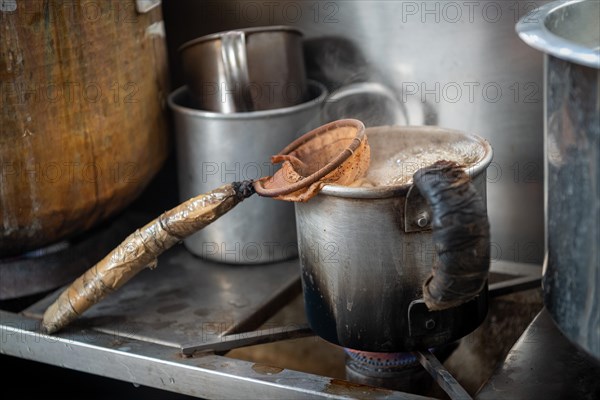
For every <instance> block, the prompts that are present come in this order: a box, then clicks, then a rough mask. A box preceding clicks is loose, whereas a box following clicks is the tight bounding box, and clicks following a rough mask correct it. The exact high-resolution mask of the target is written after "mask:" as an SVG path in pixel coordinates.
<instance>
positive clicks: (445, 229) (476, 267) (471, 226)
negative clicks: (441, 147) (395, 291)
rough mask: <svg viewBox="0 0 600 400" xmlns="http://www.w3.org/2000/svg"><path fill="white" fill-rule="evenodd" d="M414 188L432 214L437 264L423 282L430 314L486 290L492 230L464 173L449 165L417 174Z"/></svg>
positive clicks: (425, 169) (445, 162) (460, 302)
mask: <svg viewBox="0 0 600 400" xmlns="http://www.w3.org/2000/svg"><path fill="white" fill-rule="evenodd" d="M413 182H414V184H415V186H416V187H417V188H418V189H419V191H420V192H421V195H422V196H423V197H424V198H425V200H426V201H427V203H428V204H429V207H430V208H431V213H432V223H431V226H432V229H433V242H434V245H435V248H436V251H437V255H438V260H437V262H436V263H435V264H434V266H433V267H432V271H431V275H430V276H429V277H428V278H427V279H426V280H425V282H424V283H423V299H424V301H425V304H426V305H427V307H428V308H429V309H430V310H444V309H447V308H452V307H456V306H458V305H460V304H463V303H465V302H467V301H469V300H471V299H472V298H474V297H475V296H477V295H478V294H479V293H480V292H481V290H482V289H483V288H484V286H485V284H486V281H487V276H488V271H489V265H490V227H489V222H488V218H487V211H486V205H485V203H484V200H483V199H482V197H481V196H480V195H479V193H478V192H477V190H476V189H475V186H474V185H473V183H472V182H471V179H470V178H469V175H468V174H467V173H466V172H465V171H464V168H463V167H462V166H460V165H458V164H456V163H454V162H451V161H438V162H437V163H435V164H433V165H431V166H429V167H426V168H422V169H420V170H418V171H417V172H415V174H414V176H413Z"/></svg>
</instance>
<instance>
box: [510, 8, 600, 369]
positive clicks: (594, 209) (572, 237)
mask: <svg viewBox="0 0 600 400" xmlns="http://www.w3.org/2000/svg"><path fill="white" fill-rule="evenodd" d="M598 15H600V2H598V1H595V0H594V1H581V0H577V1H568V2H564V1H561V2H553V3H550V4H547V5H546V6H544V7H541V8H540V9H539V10H538V11H537V12H536V13H534V14H532V15H531V16H529V17H528V18H524V19H523V20H521V21H520V22H519V24H518V25H517V31H518V32H519V35H520V36H521V38H522V39H523V40H524V41H525V42H526V43H528V44H529V45H531V46H532V47H534V48H536V49H538V50H541V51H543V52H544V53H545V68H544V75H545V100H546V101H545V103H546V105H545V121H546V143H545V151H546V187H545V191H546V197H545V199H546V204H545V207H546V257H547V259H546V263H545V269H544V280H543V286H544V294H545V296H544V304H545V306H546V308H548V310H549V311H550V313H551V314H552V317H553V318H554V320H555V321H556V322H557V324H558V326H559V327H560V329H561V330H562V331H563V333H565V335H566V336H567V337H568V338H570V339H571V340H572V341H574V342H575V343H577V344H578V345H579V346H581V347H582V348H583V349H585V350H586V351H588V352H589V353H591V354H592V355H594V356H595V357H596V358H598V359H600V173H599V172H600V29H599V27H598Z"/></svg>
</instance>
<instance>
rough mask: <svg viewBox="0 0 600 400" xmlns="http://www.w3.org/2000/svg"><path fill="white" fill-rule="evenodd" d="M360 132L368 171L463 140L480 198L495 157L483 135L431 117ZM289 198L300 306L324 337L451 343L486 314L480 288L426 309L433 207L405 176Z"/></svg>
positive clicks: (413, 163) (364, 343) (409, 346)
mask: <svg viewBox="0 0 600 400" xmlns="http://www.w3.org/2000/svg"><path fill="white" fill-rule="evenodd" d="M366 133H367V137H368V141H369V144H370V146H371V166H370V167H369V168H370V169H369V170H370V171H371V170H374V169H377V168H379V167H381V166H385V165H388V164H386V160H392V159H393V155H394V154H396V153H399V152H400V151H409V150H411V151H415V152H417V153H418V152H421V153H422V152H423V151H426V150H427V149H428V148H431V149H433V150H434V151H437V149H445V151H446V152H448V153H449V154H450V155H453V154H457V152H458V151H459V150H460V151H461V152H462V151H463V150H464V152H465V154H468V160H467V161H465V162H466V164H467V166H468V168H467V172H468V174H469V175H470V176H471V178H472V184H473V185H474V186H475V188H476V190H477V192H478V194H479V195H480V196H481V198H482V199H483V201H484V202H485V199H486V168H487V166H488V165H489V164H490V162H491V159H492V149H491V147H490V145H489V144H488V143H487V142H486V141H485V140H483V139H481V138H479V137H475V136H469V135H466V134H463V133H460V132H457V131H452V130H448V129H442V128H437V127H399V126H392V127H376V128H368V129H367V131H366ZM460 154H462V153H460ZM419 163H420V161H418V160H417V159H414V160H413V159H411V158H410V157H409V158H408V159H406V160H405V162H404V164H403V167H406V168H412V169H414V170H416V169H417V168H418V167H425V166H426V165H418V164H419ZM393 164H397V163H396V162H393ZM378 166H379V167H378ZM411 176H412V175H411ZM295 207H296V222H297V227H298V247H299V253H300V264H301V268H302V284H303V290H304V301H305V308H306V313H307V317H308V320H309V323H310V326H311V327H312V329H313V330H314V331H315V333H317V334H318V335H319V336H321V337H322V338H324V339H326V340H328V341H330V342H332V343H335V344H338V345H341V346H343V347H348V348H351V349H356V350H364V351H375V352H399V351H410V350H413V349H417V348H428V347H433V346H438V345H441V344H445V343H449V342H451V341H453V340H456V339H458V338H460V337H462V336H464V335H466V334H467V333H469V332H471V331H472V330H473V329H475V328H476V327H477V326H478V325H479V324H480V323H481V322H482V321H483V319H484V317H485V315H486V313H487V290H486V289H484V290H483V291H481V292H480V293H479V295H478V296H477V297H475V298H474V299H473V300H471V301H469V302H466V303H464V304H462V305H460V306H457V307H453V308H449V309H446V310H443V311H429V310H428V308H427V307H426V306H425V304H424V303H423V300H422V299H421V298H422V285H423V282H424V281H425V280H426V279H427V277H428V275H429V274H430V273H431V269H432V266H433V265H434V263H435V262H436V257H437V251H436V248H435V246H434V241H433V237H432V231H431V222H430V220H431V218H435V216H432V215H431V210H430V209H429V208H428V206H427V205H426V203H425V201H424V199H423V197H422V196H421V195H420V194H419V192H418V190H414V186H413V185H411V184H410V183H409V182H404V183H399V184H395V185H392V186H375V187H345V186H337V185H328V186H325V187H324V188H323V189H322V191H321V192H320V193H319V194H318V195H317V196H315V197H314V198H313V199H311V200H310V201H309V202H306V203H296V204H295ZM486 222H487V221H486ZM487 248H489V243H488V244H487ZM465 251H468V250H465Z"/></svg>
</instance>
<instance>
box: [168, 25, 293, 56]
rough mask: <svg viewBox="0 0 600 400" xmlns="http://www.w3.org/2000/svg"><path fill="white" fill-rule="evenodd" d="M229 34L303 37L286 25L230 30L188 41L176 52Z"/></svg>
mask: <svg viewBox="0 0 600 400" xmlns="http://www.w3.org/2000/svg"><path fill="white" fill-rule="evenodd" d="M229 32H243V33H244V35H245V36H248V35H251V34H253V33H261V32H286V33H293V34H296V35H299V36H300V37H302V36H304V34H303V33H302V31H301V30H300V29H298V28H295V27H293V26H287V25H273V26H257V27H254V28H243V29H230V30H228V31H222V32H216V33H211V34H209V35H205V36H201V37H199V38H196V39H192V40H189V41H187V42H185V43H184V44H182V45H181V46H179V49H177V51H178V52H179V53H181V52H183V51H184V50H187V49H191V48H192V47H195V46H196V45H197V44H202V43H205V42H209V41H211V40H219V39H221V38H222V37H223V35H225V34H226V33H229Z"/></svg>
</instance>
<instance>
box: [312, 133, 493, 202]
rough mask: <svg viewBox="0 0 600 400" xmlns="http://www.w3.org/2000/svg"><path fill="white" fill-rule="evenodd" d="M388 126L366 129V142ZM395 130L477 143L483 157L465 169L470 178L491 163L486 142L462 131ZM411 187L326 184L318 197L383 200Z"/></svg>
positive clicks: (490, 149)
mask: <svg viewBox="0 0 600 400" xmlns="http://www.w3.org/2000/svg"><path fill="white" fill-rule="evenodd" d="M389 127H390V126H376V127H371V128H367V130H366V134H367V140H368V139H369V133H371V134H372V133H373V131H376V130H378V129H382V128H389ZM391 127H392V128H395V129H396V130H397V131H401V132H406V133H414V134H418V133H420V132H427V133H452V134H458V135H460V136H463V137H464V138H465V139H468V140H471V141H474V142H477V143H479V144H480V145H481V146H482V147H483V148H484V154H483V156H482V157H481V158H480V159H479V160H478V161H477V162H475V163H473V164H471V165H469V167H467V168H466V169H465V171H466V172H467V174H469V176H471V177H475V176H478V175H479V174H481V173H482V172H484V171H485V169H486V168H487V167H488V166H489V165H490V163H491V162H492V157H493V151H492V146H491V145H490V144H489V142H488V141H487V140H485V139H484V138H482V137H480V136H477V135H473V134H467V133H465V132H462V131H458V130H454V129H448V128H443V127H439V126H433V125H423V126H401V125H394V126H391ZM412 186H413V184H412V183H405V184H402V185H394V186H377V187H351V186H342V185H335V184H328V185H325V186H324V187H323V189H321V191H320V192H319V194H318V196H321V195H326V196H334V197H345V198H352V199H384V198H388V197H395V196H400V195H405V194H407V193H408V190H409V189H410V188H411V187H412Z"/></svg>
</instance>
